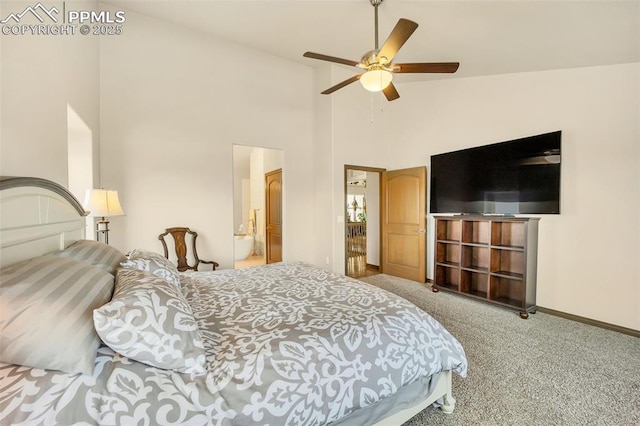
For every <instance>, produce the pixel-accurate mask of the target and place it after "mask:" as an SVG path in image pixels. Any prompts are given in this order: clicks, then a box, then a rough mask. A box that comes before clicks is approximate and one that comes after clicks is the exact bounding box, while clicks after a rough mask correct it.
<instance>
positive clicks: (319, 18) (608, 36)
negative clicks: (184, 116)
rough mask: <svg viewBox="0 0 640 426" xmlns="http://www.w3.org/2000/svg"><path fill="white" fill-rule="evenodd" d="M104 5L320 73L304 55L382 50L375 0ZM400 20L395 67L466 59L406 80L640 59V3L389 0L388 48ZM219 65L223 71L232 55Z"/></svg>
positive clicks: (384, 31) (382, 17) (385, 16)
mask: <svg viewBox="0 0 640 426" xmlns="http://www.w3.org/2000/svg"><path fill="white" fill-rule="evenodd" d="M103 3H106V4H110V5H112V6H115V7H118V8H123V9H125V10H129V11H134V12H138V13H142V14H145V15H148V16H152V17H155V18H158V19H162V20H166V21H169V22H173V23H177V24H180V25H183V26H186V27H189V28H192V29H194V30H196V31H201V32H203V33H207V34H211V35H213V36H216V37H220V38H223V39H226V40H229V41H233V42H235V43H238V44H241V45H245V46H248V47H251V48H254V49H258V50H261V51H264V52H268V53H270V54H272V55H275V56H278V57H281V58H285V59H288V60H292V61H296V62H299V63H301V64H305V65H308V66H312V67H317V66H327V65H326V63H325V62H322V61H317V60H313V59H307V58H303V57H302V54H303V53H304V52H305V51H308V50H309V51H313V52H318V53H323V54H327V55H331V56H337V57H342V58H346V59H353V60H356V61H359V60H360V57H361V56H362V54H363V53H365V52H366V51H368V50H371V49H373V47H374V8H373V7H372V6H371V4H370V3H369V0H321V1H313V0H290V1H278V0H260V1H246V0H233V1H218V0H208V1H205V0H156V1H154V0H146V1H144V0H137V1H124V0H113V1H104V2H103ZM399 18H407V19H411V20H413V21H415V22H417V23H418V24H419V27H418V29H417V30H416V32H415V33H414V34H413V36H412V37H411V38H410V39H409V41H408V42H407V43H406V44H405V46H404V47H403V48H402V49H401V51H400V53H399V54H398V55H397V56H396V59H395V61H396V62H442V61H459V62H460V63H461V66H460V69H459V71H458V72H457V73H456V74H455V75H446V76H442V77H440V76H434V75H402V76H401V78H402V79H403V80H405V81H407V80H419V79H432V78H443V77H444V78H455V77H467V76H480V75H491V74H504V73H517V72H532V71H542V70H552V69H563V68H574V67H588V66H598V65H610V64H618V63H630V62H638V61H640V1H638V0H632V1H610V0H589V1H575V0H555V1H520V0H512V1H484V0H472V1H454V0H446V1H430V0H405V1H403V0H384V2H383V3H382V4H381V5H380V7H379V25H380V32H379V34H380V35H379V38H380V43H381V44H382V43H383V42H384V40H385V38H386V37H387V35H388V34H389V33H390V31H391V29H392V28H393V26H394V25H395V24H396V22H397V21H398V19H399ZM211 54H212V55H215V54H216V52H214V51H212V52H211ZM220 64H221V65H222V66H225V58H220Z"/></svg>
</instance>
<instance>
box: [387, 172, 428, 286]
mask: <svg viewBox="0 0 640 426" xmlns="http://www.w3.org/2000/svg"><path fill="white" fill-rule="evenodd" d="M381 189H382V217H381V221H382V272H383V273H385V274H389V275H394V276H396V277H401V278H406V279H409V280H413V281H417V282H420V283H423V282H425V281H426V262H427V261H426V244H425V241H426V195H427V169H426V168H425V167H415V168H411V169H403V170H391V171H387V172H385V173H383V176H382V179H381Z"/></svg>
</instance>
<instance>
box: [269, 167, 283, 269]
mask: <svg viewBox="0 0 640 426" xmlns="http://www.w3.org/2000/svg"><path fill="white" fill-rule="evenodd" d="M265 190H266V194H265V201H266V203H265V209H266V212H265V221H266V244H265V245H266V258H265V259H266V263H274V262H282V169H278V170H274V171H272V172H269V173H267V174H265Z"/></svg>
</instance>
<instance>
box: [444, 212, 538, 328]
mask: <svg viewBox="0 0 640 426" xmlns="http://www.w3.org/2000/svg"><path fill="white" fill-rule="evenodd" d="M539 220H540V219H539V218H531V217H504V216H475V215H474V216H472V215H460V216H436V217H435V221H436V224H435V229H436V231H435V234H436V245H435V256H434V259H435V267H434V271H435V279H434V284H433V287H432V288H433V291H435V292H437V291H438V290H447V291H451V292H455V293H460V294H464V295H467V296H471V297H474V298H477V299H481V300H484V301H487V302H491V303H496V304H499V305H502V306H506V307H508V308H511V309H516V310H518V311H519V312H520V316H521V317H522V318H524V319H526V318H528V317H529V313H535V312H536V272H537V255H538V221H539Z"/></svg>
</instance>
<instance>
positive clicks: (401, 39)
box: [302, 0, 460, 101]
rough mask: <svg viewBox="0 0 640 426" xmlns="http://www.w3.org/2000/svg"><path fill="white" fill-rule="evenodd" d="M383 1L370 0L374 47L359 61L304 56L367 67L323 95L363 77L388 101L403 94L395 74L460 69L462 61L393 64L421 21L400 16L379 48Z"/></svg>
mask: <svg viewBox="0 0 640 426" xmlns="http://www.w3.org/2000/svg"><path fill="white" fill-rule="evenodd" d="M383 1H384V0H369V2H370V3H371V5H372V6H373V7H374V9H375V49H373V50H370V51H368V52H367V53H365V54H364V55H362V58H361V59H360V62H356V61H352V60H350V59H342V58H336V57H335V56H328V55H322V54H320V53H313V52H305V53H304V55H302V56H304V57H306V58H312V59H319V60H321V61H329V62H335V63H338V64H343V65H350V66H353V67H358V68H361V69H362V70H364V72H362V73H361V74H356V75H354V76H353V77H351V78H349V79H347V80H345V81H343V82H341V83H338V84H336V85H335V86H333V87H330V88H328V89H327V90H325V91H324V92H322V94H323V95H328V94H330V93H333V92H335V91H336V90H338V89H342V88H343V87H345V86H347V85H349V84H351V83H353V82H354V81H358V80H360V83H361V84H362V86H363V87H364V88H365V89H366V90H369V91H370V92H380V91H382V92H383V93H384V96H385V97H386V98H387V100H388V101H393V100H395V99H398V98H399V97H400V95H399V94H398V91H397V90H396V88H395V86H394V85H393V83H392V82H391V80H393V74H402V73H405V74H407V73H454V72H456V71H457V70H458V67H459V66H460V63H459V62H419V63H407V64H394V63H392V61H393V57H394V56H396V53H398V50H400V48H401V47H402V46H403V45H404V44H405V43H406V41H407V40H408V39H409V37H411V34H413V32H414V31H415V30H416V28H418V24H416V23H415V22H413V21H410V20H408V19H400V20H399V21H398V23H397V24H396V26H395V27H394V28H393V30H392V31H391V34H389V37H388V38H387V40H386V41H385V42H384V44H383V45H382V48H378V6H380V4H382V2H383Z"/></svg>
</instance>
